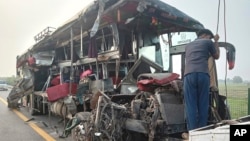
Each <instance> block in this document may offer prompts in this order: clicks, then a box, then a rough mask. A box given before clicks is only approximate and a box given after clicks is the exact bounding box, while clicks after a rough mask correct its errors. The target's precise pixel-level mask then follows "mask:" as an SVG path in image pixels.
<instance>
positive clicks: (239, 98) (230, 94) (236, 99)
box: [219, 83, 250, 119]
mask: <svg viewBox="0 0 250 141" xmlns="http://www.w3.org/2000/svg"><path fill="white" fill-rule="evenodd" d="M249 88H250V87H249V86H248V85H247V84H231V83H230V84H227V85H225V84H224V83H219V92H220V94H221V95H224V96H227V103H228V105H229V109H230V113H231V117H232V119H237V118H239V117H242V116H246V115H248V89H249Z"/></svg>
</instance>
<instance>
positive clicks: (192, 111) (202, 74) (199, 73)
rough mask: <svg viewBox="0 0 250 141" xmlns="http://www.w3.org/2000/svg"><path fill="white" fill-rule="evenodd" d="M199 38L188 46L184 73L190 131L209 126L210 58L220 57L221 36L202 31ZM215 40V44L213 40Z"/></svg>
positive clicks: (205, 30)
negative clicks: (219, 41) (219, 44)
mask: <svg viewBox="0 0 250 141" xmlns="http://www.w3.org/2000/svg"><path fill="white" fill-rule="evenodd" d="M197 35H198V38H197V39H196V40H194V41H193V42H191V43H189V44H187V45H186V47H185V50H186V54H185V57H186V65H185V73H184V99H185V110H186V116H187V128H188V130H192V129H196V128H199V127H203V126H206V125H207V120H208V108H209V86H210V78H209V70H208V58H209V57H210V55H211V56H213V57H214V59H218V58H219V57H220V50H219V47H218V40H219V35H218V34H216V35H213V33H212V32H211V31H210V30H208V29H202V30H200V31H199V32H198V33H197ZM212 38H214V42H213V41H212V40H211V39H212Z"/></svg>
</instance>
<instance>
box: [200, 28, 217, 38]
mask: <svg viewBox="0 0 250 141" xmlns="http://www.w3.org/2000/svg"><path fill="white" fill-rule="evenodd" d="M203 34H207V35H210V36H211V38H214V34H213V33H212V31H210V30H209V29H201V30H200V31H198V32H197V36H198V37H199V36H201V35H203Z"/></svg>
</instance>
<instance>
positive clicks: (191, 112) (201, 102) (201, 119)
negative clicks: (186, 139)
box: [184, 72, 210, 130]
mask: <svg viewBox="0 0 250 141" xmlns="http://www.w3.org/2000/svg"><path fill="white" fill-rule="evenodd" d="M209 83H210V82H209V75H208V74H207V73H201V72H195V73H190V74H187V75H185V76H184V100H185V111H186V121H187V128H188V130H192V129H196V128H199V127H203V126H206V125H207V121H208V108H209Z"/></svg>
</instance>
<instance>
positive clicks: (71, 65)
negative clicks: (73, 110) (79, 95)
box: [69, 28, 74, 95]
mask: <svg viewBox="0 0 250 141" xmlns="http://www.w3.org/2000/svg"><path fill="white" fill-rule="evenodd" d="M73 36H74V35H73V29H72V28H71V29H70V39H71V40H70V43H71V44H70V47H71V48H70V56H71V63H70V82H69V94H70V95H71V94H72V93H71V92H72V82H73V58H74V56H73V46H74V44H73Z"/></svg>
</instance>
